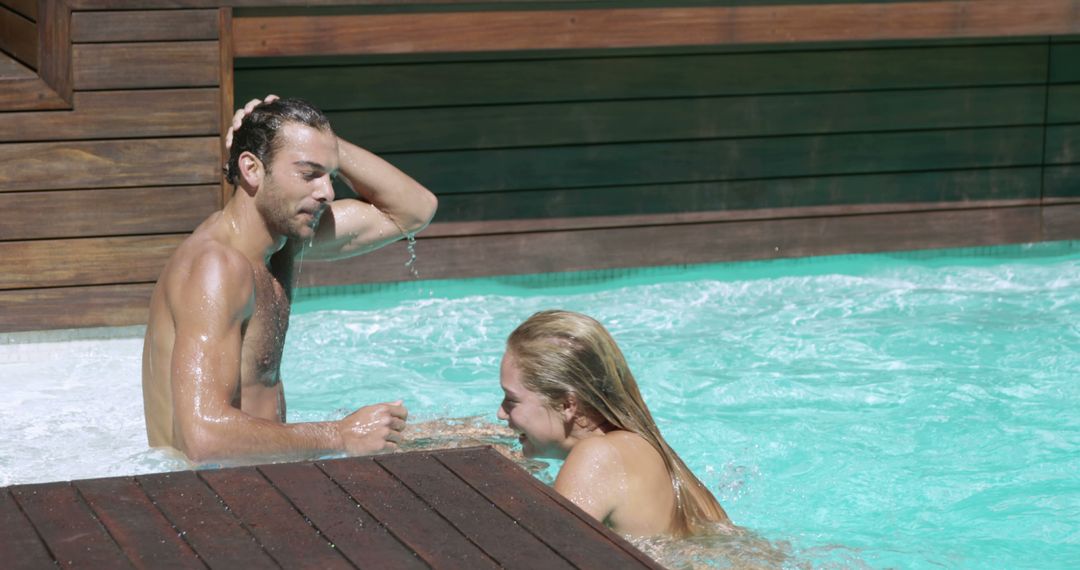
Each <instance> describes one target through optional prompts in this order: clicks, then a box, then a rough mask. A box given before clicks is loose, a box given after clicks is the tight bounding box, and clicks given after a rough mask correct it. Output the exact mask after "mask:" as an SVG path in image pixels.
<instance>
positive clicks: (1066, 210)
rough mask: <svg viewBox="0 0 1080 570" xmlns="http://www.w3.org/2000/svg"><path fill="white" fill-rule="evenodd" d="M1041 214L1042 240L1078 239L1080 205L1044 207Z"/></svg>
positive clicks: (1079, 234)
mask: <svg viewBox="0 0 1080 570" xmlns="http://www.w3.org/2000/svg"><path fill="white" fill-rule="evenodd" d="M1042 212H1043V232H1044V234H1043V239H1044V240H1047V241H1057V240H1073V239H1080V204H1063V205H1059V206H1046V207H1044V208H1043V209H1042Z"/></svg>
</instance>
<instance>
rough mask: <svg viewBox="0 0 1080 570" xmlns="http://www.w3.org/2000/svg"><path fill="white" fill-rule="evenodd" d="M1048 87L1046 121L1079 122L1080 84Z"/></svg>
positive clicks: (1079, 61)
mask: <svg viewBox="0 0 1080 570" xmlns="http://www.w3.org/2000/svg"><path fill="white" fill-rule="evenodd" d="M1078 63H1080V60H1078ZM1049 89H1050V92H1049V94H1048V97H1049V99H1048V100H1047V103H1046V122H1047V123H1051V124H1052V123H1080V84H1078V85H1053V86H1051V87H1050V88H1049Z"/></svg>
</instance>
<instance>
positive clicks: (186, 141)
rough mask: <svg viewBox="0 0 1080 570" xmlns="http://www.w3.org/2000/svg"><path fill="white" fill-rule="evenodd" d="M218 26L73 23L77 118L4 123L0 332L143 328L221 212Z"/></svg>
mask: <svg viewBox="0 0 1080 570" xmlns="http://www.w3.org/2000/svg"><path fill="white" fill-rule="evenodd" d="M218 19H219V11H218V10H216V9H204V10H169V11H94V12H79V11H76V12H73V13H71V19H70V22H69V25H70V29H71V38H72V46H71V66H72V80H73V88H74V93H73V102H72V108H71V109H70V110H58V111H25V112H17V113H3V114H0V211H4V212H7V215H6V216H5V221H4V222H2V224H0V260H3V265H4V272H3V275H4V277H3V278H2V279H0V307H2V310H0V330H24V329H37V328H64V327H73V326H95V325H119V324H131V323H138V322H144V321H145V318H146V307H147V304H148V300H149V292H150V289H151V287H152V283H153V282H154V281H155V280H156V278H157V274H158V272H159V271H160V270H161V267H162V266H163V264H164V262H165V259H166V258H167V256H168V255H169V254H170V253H171V252H172V250H173V248H175V246H176V244H178V243H179V242H180V240H182V239H183V238H184V236H185V235H187V233H189V232H190V231H191V230H192V229H194V227H195V226H196V225H197V224H198V223H199V222H200V221H201V220H202V219H203V218H205V216H207V215H208V214H209V213H211V212H213V211H214V210H215V209H217V208H218V207H220V190H219V188H220V187H219V186H218V185H219V181H220V174H219V172H220V171H219V168H220V167H219V164H220V163H221V152H220V121H221V119H220V117H221V114H222V113H221V101H220V92H219V85H218V83H219V76H220V73H219V70H220V57H219V51H220V48H219V45H218V29H219V21H218Z"/></svg>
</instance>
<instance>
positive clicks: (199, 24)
mask: <svg viewBox="0 0 1080 570" xmlns="http://www.w3.org/2000/svg"><path fill="white" fill-rule="evenodd" d="M216 39H218V11H217V10H167V11H164V10H131V11H123V12H73V13H72V14H71V41H73V42H75V43H94V42H161V41H172V40H216Z"/></svg>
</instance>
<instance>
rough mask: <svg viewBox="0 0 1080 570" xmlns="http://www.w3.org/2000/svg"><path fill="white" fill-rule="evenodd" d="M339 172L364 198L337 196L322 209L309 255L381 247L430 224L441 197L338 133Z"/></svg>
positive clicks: (320, 256)
mask: <svg viewBox="0 0 1080 570" xmlns="http://www.w3.org/2000/svg"><path fill="white" fill-rule="evenodd" d="M338 158H339V164H340V166H339V168H340V174H341V176H342V177H343V178H344V180H345V181H346V182H347V183H348V185H349V187H350V188H352V189H353V191H354V192H356V194H357V195H358V196H359V197H360V199H353V198H344V199H340V200H335V201H334V202H333V203H332V204H331V205H330V208H328V209H327V211H326V212H324V213H323V215H322V218H321V219H320V221H319V229H318V233H317V234H316V237H315V240H314V243H313V244H312V248H311V249H310V250H306V251H305V253H304V255H305V256H308V255H310V256H311V257H309V259H340V258H344V257H351V256H354V255H360V254H362V253H367V252H369V251H372V250H375V249H378V248H380V247H382V246H384V245H387V244H389V243H392V242H394V241H397V240H399V239H401V238H402V237H405V235H406V234H415V233H417V232H419V231H420V230H422V229H424V228H425V227H427V225H428V223H429V222H430V221H431V218H432V217H433V216H434V215H435V210H436V208H437V207H438V199H436V197H435V195H434V194H432V193H431V192H430V191H429V190H428V189H427V188H425V187H424V186H423V185H421V184H420V183H419V182H417V181H416V180H413V179H412V177H410V176H409V175H408V174H405V173H404V172H402V171H401V170H398V169H397V168H396V167H395V166H394V165H392V164H390V163H388V162H386V161H385V160H383V159H382V158H379V157H378V156H376V155H374V154H372V153H371V152H368V151H367V150H364V149H362V148H360V147H358V146H356V145H354V144H352V143H350V142H348V141H346V140H344V139H342V138H338Z"/></svg>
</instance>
